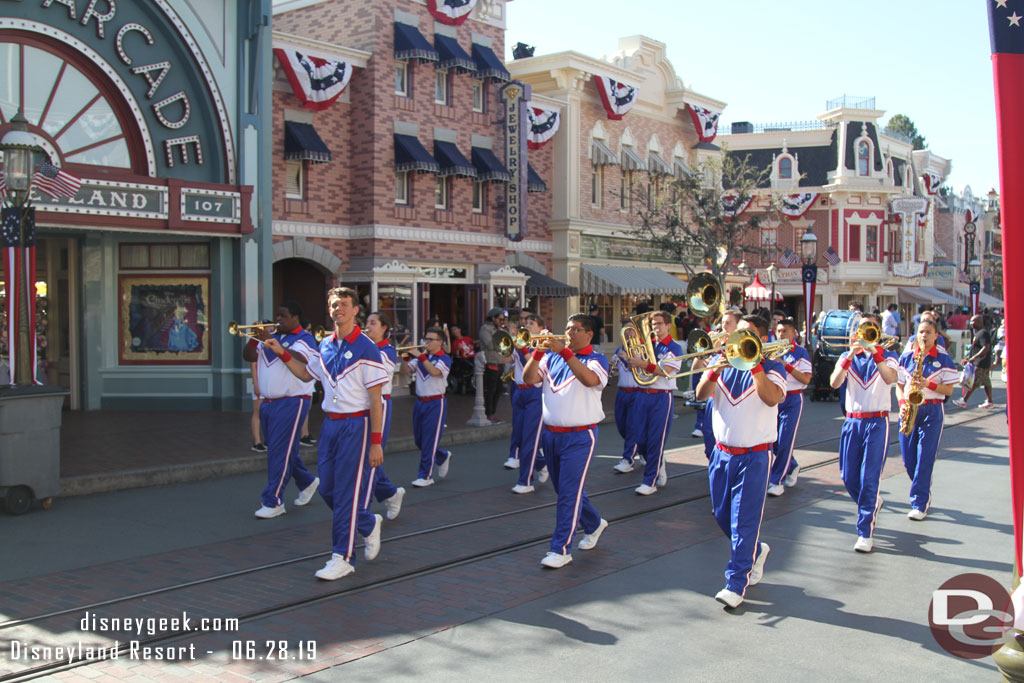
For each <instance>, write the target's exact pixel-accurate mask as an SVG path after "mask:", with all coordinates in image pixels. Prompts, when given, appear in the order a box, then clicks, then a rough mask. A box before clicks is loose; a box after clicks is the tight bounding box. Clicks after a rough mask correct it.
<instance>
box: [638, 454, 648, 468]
mask: <svg viewBox="0 0 1024 683" xmlns="http://www.w3.org/2000/svg"><path fill="white" fill-rule="evenodd" d="M636 459H637V461H638V462H639V463H640V467H646V466H647V458H645V457H644V456H642V455H638V456H636Z"/></svg>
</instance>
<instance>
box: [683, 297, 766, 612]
mask: <svg viewBox="0 0 1024 683" xmlns="http://www.w3.org/2000/svg"><path fill="white" fill-rule="evenodd" d="M737 327H738V329H737V332H736V333H735V335H739V334H740V333H741V332H742V331H743V330H749V331H750V332H751V333H753V334H754V335H757V337H758V339H760V340H761V341H762V342H764V341H766V340H767V339H768V323H767V322H766V321H765V320H764V319H763V318H760V317H758V316H756V315H746V316H743V319H742V320H741V321H740V323H739V325H738V326H737ZM735 335H734V336H735ZM728 345H729V343H727V344H726V346H727V347H728ZM760 350H761V349H758V351H759V352H760ZM726 355H727V356H728V355H729V353H728V351H727V354H726ZM756 360H757V358H752V359H751V360H749V361H748V362H747V363H746V366H749V368H750V369H749V370H745V369H740V368H739V367H735V366H734V365H733V364H731V363H730V364H727V365H726V366H725V367H722V365H721V364H719V365H714V364H713V365H712V366H711V367H710V368H709V369H708V370H707V371H706V372H705V373H704V375H703V377H701V379H700V383H699V384H698V385H697V398H698V399H707V398H711V397H712V396H714V399H715V402H714V408H713V410H712V414H711V422H712V426H713V429H714V433H715V447H714V450H713V451H712V452H711V462H710V464H709V465H708V479H709V481H710V484H711V508H712V511H713V512H714V515H715V520H716V521H717V522H718V526H719V527H721V529H722V531H723V532H724V533H725V535H726V536H727V537H729V538H730V539H731V542H732V556H731V558H730V560H729V564H728V565H727V566H726V569H725V588H723V589H722V590H720V591H719V592H718V594H716V595H715V599H716V600H718V601H719V602H721V603H723V604H725V605H726V606H728V607H731V608H735V607H739V606H740V604H742V603H743V596H744V594H745V593H746V590H747V587H748V586H753V585H755V584H757V583H758V582H760V581H761V578H762V576H763V575H764V563H765V559H766V558H767V557H768V552H769V551H770V550H771V548H769V547H768V544H767V543H762V542H760V539H759V537H760V533H761V517H762V514H763V513H764V501H765V490H766V489H767V486H768V470H769V468H770V466H771V459H772V453H771V449H772V445H773V444H774V443H775V441H776V440H777V438H778V407H777V406H778V405H779V403H781V402H782V401H783V399H785V397H786V369H785V368H784V367H783V365H782V363H779V362H777V361H773V360H760V362H755V361H756Z"/></svg>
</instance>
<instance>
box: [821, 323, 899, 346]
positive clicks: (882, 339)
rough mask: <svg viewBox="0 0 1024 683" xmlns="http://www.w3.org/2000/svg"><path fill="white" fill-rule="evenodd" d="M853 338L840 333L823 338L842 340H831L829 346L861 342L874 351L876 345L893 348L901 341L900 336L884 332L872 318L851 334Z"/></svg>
mask: <svg viewBox="0 0 1024 683" xmlns="http://www.w3.org/2000/svg"><path fill="white" fill-rule="evenodd" d="M851 336H852V337H853V340H852V341H851V340H850V338H848V337H843V336H840V335H824V336H823V337H821V339H822V340H823V341H824V340H829V339H838V340H840V341H829V342H827V343H828V344H829V346H853V345H854V344H859V345H860V346H862V347H864V348H865V349H867V350H869V351H874V350H875V347H878V346H881V347H882V348H883V349H891V348H892V347H893V346H894V345H896V344H897V343H899V338H898V337H894V336H892V335H891V334H882V328H880V327H879V326H878V323H876V322H874V321H872V320H865V321H864V322H862V323H861V324H860V325H859V326H858V327H857V329H856V331H855V332H854V333H853V335H851Z"/></svg>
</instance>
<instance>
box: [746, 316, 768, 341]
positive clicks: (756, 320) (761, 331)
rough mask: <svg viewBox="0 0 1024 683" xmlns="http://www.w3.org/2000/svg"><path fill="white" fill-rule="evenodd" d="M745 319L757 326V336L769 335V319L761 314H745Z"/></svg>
mask: <svg viewBox="0 0 1024 683" xmlns="http://www.w3.org/2000/svg"><path fill="white" fill-rule="evenodd" d="M743 321H744V322H746V323H750V324H751V325H753V326H754V327H756V328H757V336H759V337H767V336H768V321H767V320H765V319H764V318H762V317H761V316H759V315H745V316H743Z"/></svg>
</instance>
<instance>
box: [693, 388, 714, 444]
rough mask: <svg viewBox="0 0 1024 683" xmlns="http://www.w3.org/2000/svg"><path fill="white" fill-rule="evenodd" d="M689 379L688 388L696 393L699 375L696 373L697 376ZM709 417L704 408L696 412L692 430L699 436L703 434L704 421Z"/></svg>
mask: <svg viewBox="0 0 1024 683" xmlns="http://www.w3.org/2000/svg"><path fill="white" fill-rule="evenodd" d="M691 377H692V379H691V380H690V388H691V389H693V391H694V392H696V391H697V384H699V383H700V374H699V373H697V374H694V375H691ZM710 415H711V414H710V413H706V412H705V409H704V408H699V409H698V410H697V421H696V422H695V423H694V425H693V428H694V429H695V430H696V431H698V432H700V433H701V434H703V433H704V420H710V419H711V417H710Z"/></svg>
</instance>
